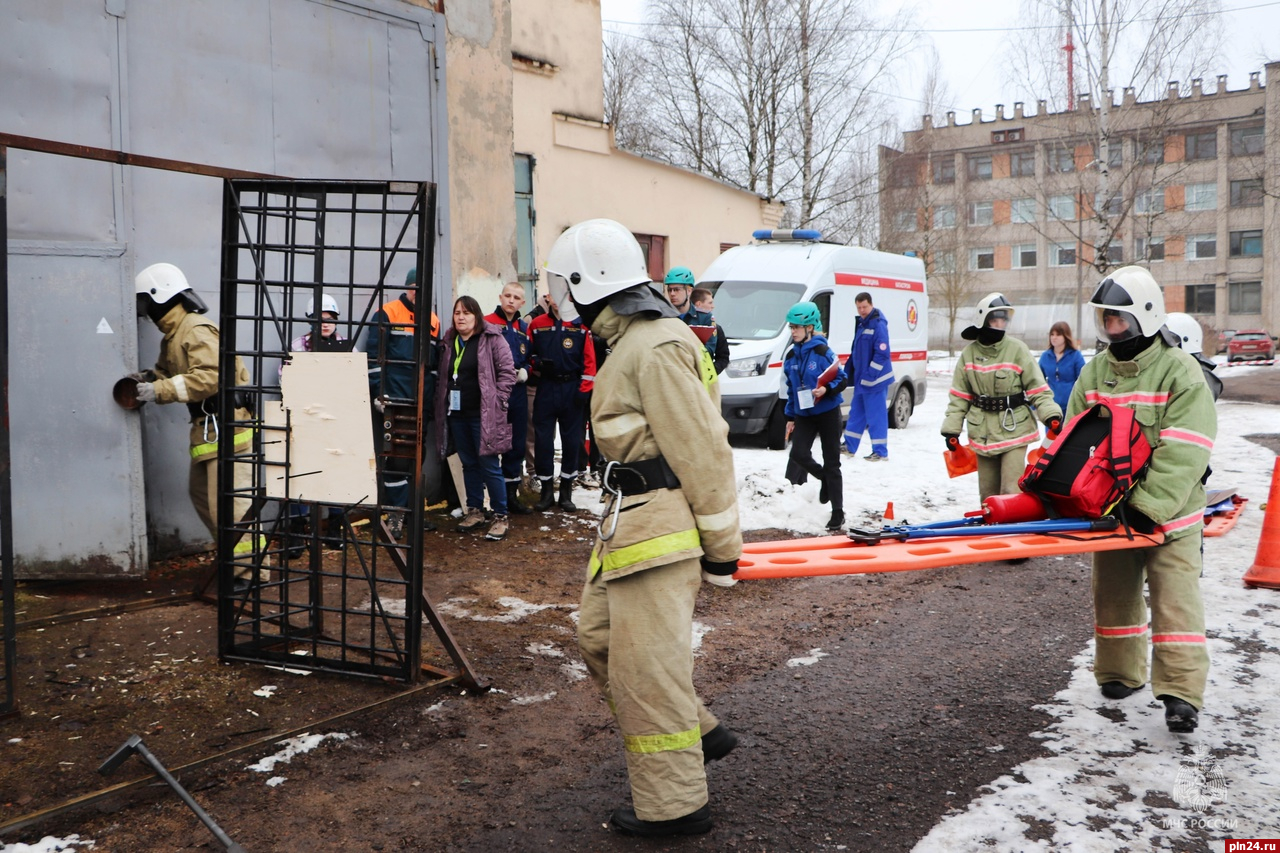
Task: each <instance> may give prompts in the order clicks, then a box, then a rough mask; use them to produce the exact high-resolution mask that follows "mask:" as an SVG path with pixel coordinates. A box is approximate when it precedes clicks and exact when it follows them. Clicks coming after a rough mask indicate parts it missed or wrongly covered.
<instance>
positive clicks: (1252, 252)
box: [1230, 230, 1262, 258]
mask: <svg viewBox="0 0 1280 853" xmlns="http://www.w3.org/2000/svg"><path fill="white" fill-rule="evenodd" d="M1230 251H1231V257H1233V258H1260V257H1262V231H1261V230H1257V231H1232V232H1231V249H1230Z"/></svg>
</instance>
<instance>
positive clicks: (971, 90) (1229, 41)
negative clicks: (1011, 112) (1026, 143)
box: [600, 0, 1280, 126]
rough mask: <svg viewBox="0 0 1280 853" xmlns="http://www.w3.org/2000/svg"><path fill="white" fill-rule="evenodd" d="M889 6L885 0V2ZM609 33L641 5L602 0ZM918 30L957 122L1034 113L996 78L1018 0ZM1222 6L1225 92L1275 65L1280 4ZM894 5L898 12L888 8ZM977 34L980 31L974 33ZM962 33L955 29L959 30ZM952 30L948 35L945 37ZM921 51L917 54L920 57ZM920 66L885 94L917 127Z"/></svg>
mask: <svg viewBox="0 0 1280 853" xmlns="http://www.w3.org/2000/svg"><path fill="white" fill-rule="evenodd" d="M884 2H886V3H888V0H884ZM600 5H601V11H602V16H603V18H604V29H605V32H606V34H607V33H609V32H610V31H615V32H626V31H627V30H628V29H629V28H628V26H627V25H626V23H625V22H639V21H642V20H643V19H644V10H645V6H646V5H647V3H646V0H601V2H600ZM915 5H916V8H918V9H920V14H919V16H918V17H917V21H918V23H919V26H920V27H921V28H922V29H924V30H926V31H927V33H928V35H927V38H928V39H930V40H932V42H933V44H934V46H935V47H936V48H937V51H938V54H939V56H940V58H941V63H942V70H943V75H944V77H945V79H946V82H947V87H948V89H949V90H950V92H951V93H952V95H953V96H954V101H953V104H952V108H953V109H955V111H956V113H957V117H959V118H960V119H961V120H962V121H967V120H968V118H967V117H968V116H969V115H970V113H971V111H972V110H974V109H981V110H982V111H983V115H984V116H985V117H986V118H993V117H994V115H995V105H996V104H1006V105H1008V106H1009V107H1010V109H1011V108H1012V104H1013V102H1014V101H1015V100H1025V101H1027V102H1028V110H1032V109H1034V103H1033V102H1034V100H1035V98H1030V97H1028V98H1020V97H1017V96H1016V95H1015V94H1014V93H1011V92H1010V91H1009V89H1008V87H1007V86H1006V85H1005V83H1004V79H1003V76H1002V74H1001V68H1000V64H1001V60H1002V59H1003V57H1004V51H1003V49H1002V48H1003V45H1004V43H1005V41H1006V40H1007V39H1009V38H1014V37H1016V36H1017V33H1016V31H1011V30H1009V29H1004V30H1001V29H997V28H999V27H1016V26H1017V22H1018V15H1019V2H1018V0H917V2H916V4H915ZM1224 6H1225V8H1226V9H1227V11H1226V12H1225V13H1224V14H1225V24H1226V39H1225V47H1226V54H1227V55H1226V57H1225V58H1224V62H1223V65H1222V67H1221V68H1219V69H1215V70H1214V71H1213V72H1212V73H1210V74H1206V75H1205V83H1206V88H1212V87H1213V86H1214V85H1215V81H1214V78H1215V77H1216V76H1217V75H1218V74H1227V75H1228V80H1227V88H1228V89H1231V90H1235V89H1243V88H1245V87H1246V86H1248V83H1249V73H1250V72H1251V71H1262V66H1263V64H1264V62H1265V60H1266V59H1267V58H1268V57H1269V58H1271V59H1272V60H1276V61H1280V0H1224ZM891 8H894V9H896V8H899V4H897V3H894V4H892V7H891ZM975 29H980V30H981V31H974V30H975ZM961 30H963V31H964V32H956V31H961ZM948 31H951V32H948ZM924 53H925V52H923V51H921V52H917V55H923V54H924ZM922 76H923V75H922V73H921V70H920V69H916V73H912V74H908V75H904V76H901V77H899V78H897V79H896V80H893V81H889V82H888V84H887V86H886V89H885V92H886V94H889V95H891V96H893V97H894V99H895V102H896V103H897V104H898V106H899V115H900V116H902V121H903V122H904V123H908V124H911V125H913V126H919V121H920V112H921V110H920V106H919V104H918V102H917V101H916V100H915V99H917V98H918V97H919V93H920V87H921V84H920V78H921V77H922Z"/></svg>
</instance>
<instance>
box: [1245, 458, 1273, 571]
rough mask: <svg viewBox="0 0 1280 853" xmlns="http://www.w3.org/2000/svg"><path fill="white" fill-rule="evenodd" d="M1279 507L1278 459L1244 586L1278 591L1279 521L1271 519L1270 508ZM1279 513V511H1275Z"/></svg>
mask: <svg viewBox="0 0 1280 853" xmlns="http://www.w3.org/2000/svg"><path fill="white" fill-rule="evenodd" d="M1272 506H1280V458H1278V459H1276V466H1275V468H1274V469H1273V470H1272V472H1271V492H1270V494H1269V495H1268V496H1267V508H1266V509H1265V510H1264V511H1263V513H1262V535H1261V536H1259V537H1258V553H1257V555H1255V556H1254V558H1253V565H1252V566H1250V567H1249V571H1247V572H1245V573H1244V585H1245V586H1247V587H1249V588H1251V589H1252V588H1253V587H1258V586H1265V587H1269V588H1271V589H1280V519H1273V518H1272V517H1271V507H1272ZM1277 511H1278V512H1280V510H1277Z"/></svg>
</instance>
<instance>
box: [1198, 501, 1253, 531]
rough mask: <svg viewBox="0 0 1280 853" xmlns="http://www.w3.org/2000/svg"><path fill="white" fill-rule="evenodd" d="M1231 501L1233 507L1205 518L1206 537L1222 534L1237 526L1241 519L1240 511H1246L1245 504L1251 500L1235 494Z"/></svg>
mask: <svg viewBox="0 0 1280 853" xmlns="http://www.w3.org/2000/svg"><path fill="white" fill-rule="evenodd" d="M1231 502H1232V504H1233V506H1232V507H1231V509H1229V510H1227V511H1226V512H1223V513H1217V514H1214V515H1211V516H1209V517H1208V518H1206V519H1205V520H1204V535H1205V537H1206V538H1212V537H1214V536H1221V535H1222V534H1224V533H1226V532H1228V531H1229V530H1231V528H1233V527H1235V526H1236V522H1237V521H1239V520H1240V513H1242V512H1244V505H1245V504H1247V503H1248V502H1249V499H1248V498H1242V497H1240V496H1239V495H1233V496H1232V497H1231Z"/></svg>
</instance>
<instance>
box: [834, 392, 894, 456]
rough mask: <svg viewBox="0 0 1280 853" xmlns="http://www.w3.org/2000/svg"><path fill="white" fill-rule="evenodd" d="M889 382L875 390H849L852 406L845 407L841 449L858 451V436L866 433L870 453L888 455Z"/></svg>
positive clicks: (860, 436) (860, 441)
mask: <svg viewBox="0 0 1280 853" xmlns="http://www.w3.org/2000/svg"><path fill="white" fill-rule="evenodd" d="M890 384H891V383H889V382H882V383H881V384H880V385H878V386H876V387H875V388H865V389H864V388H862V387H857V388H855V389H854V390H853V403H852V404H851V405H850V406H849V422H848V423H846V424H845V427H844V446H845V447H847V448H849V452H850V453H857V452H858V445H859V444H860V443H862V434H863V433H864V432H866V433H868V434H869V436H868V437H869V438H870V439H871V452H872V453H876V454H879V455H880V456H888V455H889V409H888V394H889V385H890Z"/></svg>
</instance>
